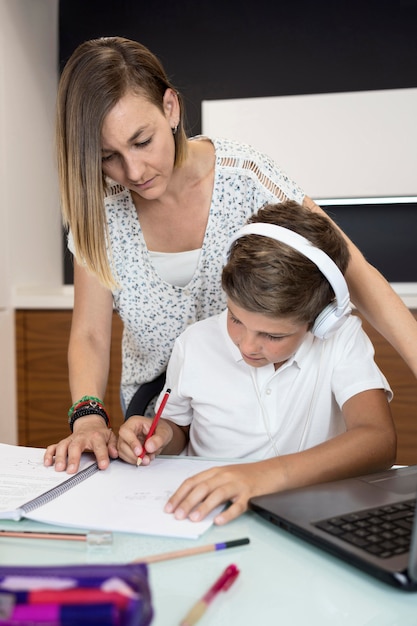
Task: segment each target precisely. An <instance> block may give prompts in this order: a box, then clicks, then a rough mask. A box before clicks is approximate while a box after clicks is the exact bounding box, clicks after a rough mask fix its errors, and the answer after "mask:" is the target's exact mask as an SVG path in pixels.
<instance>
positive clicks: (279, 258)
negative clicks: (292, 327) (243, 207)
mask: <svg viewBox="0 0 417 626" xmlns="http://www.w3.org/2000/svg"><path fill="white" fill-rule="evenodd" d="M255 222H265V223H267V224H277V225H278V226H283V227H284V228H287V229H289V230H292V231H294V232H296V233H299V234H300V235H302V236H303V237H305V238H306V239H308V240H309V241H310V242H311V243H312V244H313V245H314V246H316V247H317V248H320V249H321V250H323V252H325V253H326V254H327V255H328V256H329V257H330V258H331V259H332V260H333V261H334V262H335V264H336V265H337V266H338V268H339V269H340V271H341V272H342V274H344V272H345V271H346V268H347V266H348V263H349V258H350V255H349V250H348V246H347V243H346V241H345V239H344V237H343V235H342V234H341V232H340V231H339V230H338V229H337V228H336V227H335V226H334V225H333V224H332V222H331V221H330V220H329V219H327V217H325V216H323V215H320V214H319V213H314V212H312V211H311V210H310V209H307V208H306V207H304V206H302V205H300V204H298V203H297V202H293V201H287V202H283V203H281V204H274V205H266V206H265V207H264V208H262V209H260V210H259V211H258V212H257V213H256V214H255V215H253V216H252V217H250V218H249V219H248V223H255ZM222 286H223V289H224V291H225V293H226V295H227V296H228V297H229V298H230V299H231V300H233V302H235V303H236V304H237V305H238V306H240V307H241V308H242V309H245V310H246V311H251V312H254V313H262V314H263V315H267V316H268V317H274V318H276V317H285V318H291V319H294V320H296V321H298V322H300V323H307V324H309V327H310V328H311V326H312V325H313V323H314V320H315V319H316V317H317V316H318V315H319V314H320V313H321V312H322V310H323V309H324V308H325V307H326V306H327V305H328V304H330V302H332V300H334V298H335V295H334V291H333V289H332V287H331V285H330V283H329V282H328V280H327V278H325V276H324V275H323V274H322V273H321V271H320V270H319V268H318V267H317V266H316V265H315V263H313V261H311V260H310V259H308V258H307V257H306V256H304V255H303V254H301V253H300V252H298V251H297V250H295V249H294V248H292V247H290V246H288V245H287V244H285V243H282V242H279V241H276V240H275V239H272V238H269V237H264V236H262V235H252V234H250V235H244V236H242V237H240V238H239V239H237V240H236V241H235V242H234V243H233V245H232V246H231V248H230V251H229V256H228V261H227V263H226V265H225V267H224V269H223V274H222Z"/></svg>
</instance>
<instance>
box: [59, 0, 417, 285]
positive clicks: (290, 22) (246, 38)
mask: <svg viewBox="0 0 417 626" xmlns="http://www.w3.org/2000/svg"><path fill="white" fill-rule="evenodd" d="M59 5H60V12H59V48H60V66H61V67H62V66H63V64H64V63H65V61H66V60H67V59H68V57H69V56H70V54H71V53H72V51H73V50H74V49H75V47H76V46H77V45H78V44H80V43H81V42H82V41H85V40H86V39H90V38H93V37H101V36H110V35H121V36H124V37H129V38H132V39H137V40H138V41H140V42H141V43H143V44H145V45H147V46H148V47H149V48H150V49H151V50H152V51H153V52H154V53H155V54H156V55H157V56H158V57H159V58H160V60H161V61H162V63H163V64H164V66H165V69H166V70H167V73H168V74H169V76H170V78H171V80H172V81H173V83H174V84H175V85H176V87H177V88H178V89H179V90H180V91H181V92H182V94H183V96H184V98H185V102H186V108H187V119H188V131H189V133H190V134H198V133H199V132H201V100H210V99H223V98H240V97H247V98H249V97H262V96H274V95H297V94H310V93H332V92H347V91H362V90H374V89H397V88H409V87H417V36H416V24H417V0H349V1H347V0H332V1H329V0H316V1H315V2H312V0H275V2H271V1H270V0H258V2H255V1H254V0H251V1H250V2H249V1H248V0H221V1H220V0H212V1H206V2H199V1H198V0H197V1H196V0H182V1H181V0H179V1H177V2H167V1H166V0H163V1H159V2H158V1H157V0H155V1H154V2H152V3H151V2H140V1H138V0H60V3H59ZM300 140H301V138H300ZM282 165H283V167H284V168H285V162H283V163H282ZM413 208H414V207H413ZM356 211H358V209H356ZM375 211H376V210H375V209H373V212H372V215H371V214H370V215H367V216H366V219H365V220H364V221H363V222H361V225H360V228H359V231H360V232H362V233H365V235H362V239H363V240H364V243H365V248H363V247H362V246H361V247H362V249H363V251H364V252H365V254H366V253H367V243H366V242H372V241H373V240H374V237H375V232H376V229H375V228H374V227H373V224H374V223H375V222H374V221H375V220H377V219H379V214H378V213H376V212H375ZM410 214H411V213H410ZM367 224H369V231H368V230H366V231H365V230H363V229H364V228H365V226H366V225H367ZM349 226H350V225H349V224H348V225H347V227H346V229H347V231H348V232H349ZM352 228H354V226H352ZM366 228H368V226H366ZM387 228H388V232H389V231H390V229H391V227H390V225H389V224H388V226H387ZM361 229H362V230H361ZM406 229H407V227H406ZM413 232H415V231H413ZM354 234H355V233H353V235H354ZM397 238H398V239H399V240H400V241H401V234H398V236H397ZM413 252H414V255H415V253H416V250H415V247H414V251H413ZM380 253H381V254H383V250H381V251H380ZM374 254H375V252H374V246H372V251H371V254H370V257H371V258H374ZM392 258H393V259H395V258H396V254H395V251H394V252H393V254H392ZM416 273H417V270H416ZM390 275H391V276H390V278H391V280H394V281H400V282H401V281H403V280H411V278H405V276H409V268H408V267H407V268H404V267H402V268H401V267H400V268H399V270H398V271H397V270H395V271H391V270H390ZM412 280H413V281H417V275H416V276H415V277H414V278H413V279H412ZM71 281H72V266H71V259H70V258H69V255H66V258H65V282H67V283H70V282H71Z"/></svg>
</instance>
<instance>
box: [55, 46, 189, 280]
mask: <svg viewBox="0 0 417 626" xmlns="http://www.w3.org/2000/svg"><path fill="white" fill-rule="evenodd" d="M167 89H173V90H174V91H175V92H176V89H175V87H174V86H173V85H172V84H171V82H170V81H169V79H168V77H167V75H166V73H165V70H164V68H163V67H162V65H161V63H160V62H159V60H158V59H157V57H156V56H155V55H153V54H152V52H150V50H148V48H146V47H145V46H143V45H142V44H140V43H138V42H136V41H131V40H130V39H125V38H123V37H103V38H101V39H92V40H90V41H86V42H84V43H82V44H81V45H80V46H78V48H76V50H75V51H74V52H73V54H72V55H71V57H70V59H69V60H68V62H67V64H66V65H65V67H64V70H63V72H62V75H61V79H60V82H59V87H58V97H57V119H56V148H57V158H58V175H59V182H60V190H61V205H62V213H63V220H64V224H65V225H66V226H67V227H69V228H70V229H71V232H72V235H73V238H74V245H75V252H76V257H77V258H78V259H79V260H81V261H82V262H84V263H85V265H86V267H87V268H88V269H89V270H90V271H91V272H93V273H94V274H95V275H96V276H97V277H98V278H99V280H100V281H101V282H102V283H103V284H104V285H106V286H108V287H114V286H115V280H114V277H113V276H112V273H111V270H110V267H109V263H108V255H107V249H106V231H107V229H106V220H105V210H104V196H105V192H106V181H105V178H104V176H103V172H102V160H101V131H102V126H103V121H104V118H105V117H106V115H107V114H108V113H109V112H110V110H111V109H112V108H113V107H114V106H115V105H116V104H117V102H118V101H119V100H120V99H121V98H122V97H123V96H124V95H126V93H128V92H129V91H132V92H133V93H135V94H137V95H140V96H143V97H144V98H146V99H147V100H148V101H149V102H151V103H152V104H154V105H155V106H156V107H158V108H159V109H160V110H161V111H162V112H163V111H164V109H163V97H164V94H165V92H166V90H167ZM176 93H177V96H178V99H179V103H180V119H179V124H178V127H177V130H176V132H175V134H174V141H175V163H174V165H175V166H176V167H178V166H179V165H181V164H182V163H183V162H184V160H185V158H186V155H187V146H188V144H187V137H186V134H185V130H184V106H183V102H182V99H181V96H180V94H178V92H176Z"/></svg>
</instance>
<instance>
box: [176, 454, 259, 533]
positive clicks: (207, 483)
mask: <svg viewBox="0 0 417 626" xmlns="http://www.w3.org/2000/svg"><path fill="white" fill-rule="evenodd" d="M261 466H262V463H244V464H237V465H226V466H223V467H215V468H212V469H209V470H206V471H204V472H200V473H199V474H196V475H195V476H192V477H191V478H187V480H185V481H184V482H183V483H182V485H181V486H180V487H179V488H178V489H177V491H176V492H175V493H174V494H173V495H172V496H171V497H170V499H169V500H168V502H167V504H166V505H165V512H166V513H173V515H174V517H175V518H176V519H179V520H182V519H186V518H189V519H190V520H191V521H193V522H199V521H201V520H202V519H204V518H205V517H206V515H208V514H209V513H210V512H211V511H213V509H215V508H216V507H218V506H220V505H222V504H226V503H228V502H230V503H231V504H230V506H229V507H228V508H227V509H226V510H224V511H222V512H221V513H220V514H219V515H217V516H216V517H215V518H214V523H215V524H218V525H222V524H226V523H227V522H230V521H231V520H233V519H235V518H236V517H238V516H239V515H241V514H242V513H244V512H245V511H246V510H247V509H248V503H249V499H250V498H252V497H254V496H258V495H262V494H264V493H266V490H265V489H268V487H267V486H266V485H265V475H264V473H263V472H262V471H261ZM260 486H262V487H260Z"/></svg>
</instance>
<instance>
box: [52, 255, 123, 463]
mask: <svg viewBox="0 0 417 626" xmlns="http://www.w3.org/2000/svg"><path fill="white" fill-rule="evenodd" d="M112 316H113V299H112V294H111V292H110V291H109V290H108V289H105V288H104V287H103V286H102V285H101V284H100V283H99V281H98V280H97V279H96V278H95V277H94V276H92V275H91V274H90V273H88V272H87V270H86V269H85V268H83V267H81V266H80V265H78V264H77V263H75V266H74V311H73V315H72V324H71V334H70V340H69V347H68V366H69V383H70V389H71V397H72V400H73V402H76V401H77V400H79V399H80V398H82V397H83V396H86V395H87V396H94V397H98V398H101V399H103V397H104V394H105V391H106V386H107V378H108V374H109V366H110V343H111V329H112ZM68 408H69V407H68ZM86 449H89V450H92V451H93V452H94V454H95V456H96V459H97V462H98V464H99V467H100V469H105V468H106V467H107V466H108V464H109V455H110V456H111V457H113V458H115V457H117V448H116V437H115V435H114V433H113V432H112V431H111V430H110V429H108V428H107V426H106V423H105V421H104V420H103V418H102V417H100V416H98V415H87V416H85V417H80V418H79V419H78V420H76V421H75V422H74V432H73V434H72V435H69V436H68V437H66V438H65V439H63V440H62V441H60V442H59V443H57V444H53V445H50V446H48V448H47V450H46V453H45V458H44V461H45V465H52V463H53V462H54V458H55V468H56V470H57V471H62V470H65V469H66V470H67V472H68V473H74V472H76V471H77V470H78V467H79V462H80V457H81V453H82V452H83V451H84V450H86Z"/></svg>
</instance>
